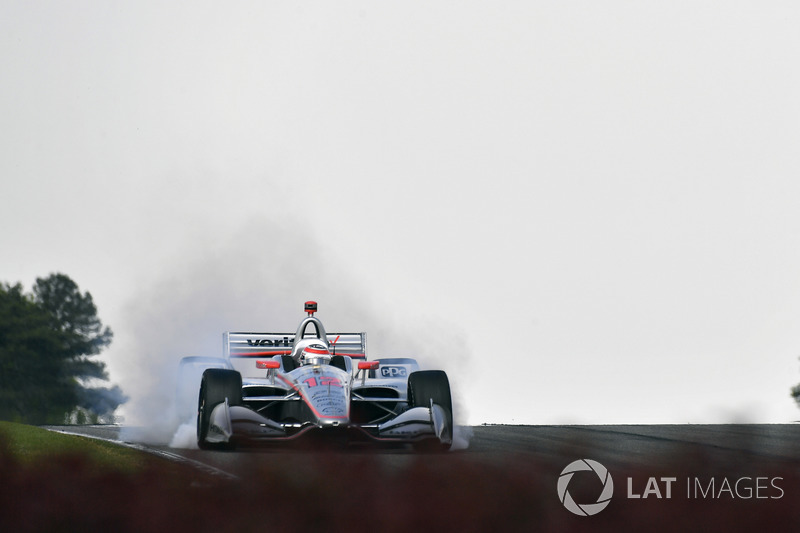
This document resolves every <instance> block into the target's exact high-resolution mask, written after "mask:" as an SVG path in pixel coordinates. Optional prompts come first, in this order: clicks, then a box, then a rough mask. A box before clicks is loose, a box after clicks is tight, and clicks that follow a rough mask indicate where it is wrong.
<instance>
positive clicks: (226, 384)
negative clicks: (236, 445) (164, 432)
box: [197, 368, 242, 450]
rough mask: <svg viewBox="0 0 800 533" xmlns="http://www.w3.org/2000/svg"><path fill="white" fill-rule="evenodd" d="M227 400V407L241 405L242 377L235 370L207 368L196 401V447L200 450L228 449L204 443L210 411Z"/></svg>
mask: <svg viewBox="0 0 800 533" xmlns="http://www.w3.org/2000/svg"><path fill="white" fill-rule="evenodd" d="M226 398H227V399H228V405H230V406H234V405H242V375H241V374H240V373H239V372H237V371H235V370H227V369H224V368H209V369H208V370H206V371H205V372H203V379H202V381H201V382H200V395H199V397H198V400H197V446H198V447H199V448H200V449H201V450H216V449H225V448H229V447H230V445H226V444H222V445H220V444H216V443H211V442H208V441H206V436H207V435H208V428H209V424H210V419H211V411H213V410H214V407H216V406H217V405H218V404H221V403H223V402H224V401H225V399H226Z"/></svg>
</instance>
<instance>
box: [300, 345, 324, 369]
mask: <svg viewBox="0 0 800 533" xmlns="http://www.w3.org/2000/svg"><path fill="white" fill-rule="evenodd" d="M330 362H331V353H330V352H329V351H328V347H327V346H325V345H324V344H323V343H321V342H315V343H312V344H309V345H307V346H306V347H305V348H303V352H302V353H301V354H300V363H301V364H304V365H327V364H329V363H330Z"/></svg>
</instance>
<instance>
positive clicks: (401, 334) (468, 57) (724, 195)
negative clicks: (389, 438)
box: [0, 0, 800, 424]
mask: <svg viewBox="0 0 800 533" xmlns="http://www.w3.org/2000/svg"><path fill="white" fill-rule="evenodd" d="M798 28H800V7H798V6H797V5H796V4H795V3H794V2H777V1H776V2H731V1H725V2H722V1H719V2H676V1H669V2H624V1H616V0H615V1H607V2H605V1H604V2H595V1H583V2H503V3H501V2H463V1H459V2H408V1H403V2H379V3H374V2H335V3H334V2H291V3H290V2H264V1H259V2H198V1H191V2H106V1H84V2H69V3H64V2H28V1H13V0H6V1H4V2H2V3H0V73H1V74H0V198H1V199H2V207H3V208H2V210H1V211H0V223H1V224H2V225H1V226H0V227H2V231H1V232H0V279H1V280H3V281H6V282H12V283H14V282H18V281H19V282H22V283H23V284H24V285H25V286H26V287H28V288H29V287H30V286H31V284H32V283H33V281H34V280H35V278H36V277H37V276H46V275H47V274H49V273H50V272H63V273H65V274H67V275H69V276H70V277H72V278H73V279H74V280H75V281H76V282H77V283H78V284H79V286H80V287H81V289H82V290H87V291H89V292H91V294H92V295H93V296H94V299H95V303H96V304H97V305H98V310H99V314H100V317H101V318H102V319H103V320H104V322H106V323H107V324H108V325H110V326H111V328H112V329H113V330H114V332H115V334H116V335H115V342H114V344H113V345H112V346H111V347H110V348H109V349H108V350H107V351H106V352H105V353H104V356H103V357H104V360H105V361H107V363H108V365H109V368H110V370H111V377H112V379H113V380H114V381H115V382H116V383H119V384H120V385H121V386H122V387H123V388H124V389H125V390H126V391H127V392H129V394H131V395H132V396H133V397H134V399H135V400H139V401H140V400H141V399H142V396H143V395H146V394H149V393H148V388H147V385H146V384H147V382H148V381H149V380H152V379H155V378H154V377H153V376H154V375H159V374H160V373H161V372H162V371H163V370H164V369H166V368H172V367H174V366H175V365H176V364H177V361H178V360H179V359H180V357H181V356H183V355H216V354H218V353H220V350H221V340H220V339H221V333H222V331H224V330H261V331H293V330H294V329H295V327H296V324H297V322H298V321H299V320H300V319H301V318H302V316H303V313H302V304H303V302H304V301H305V300H308V299H316V300H318V301H319V305H320V311H319V315H318V316H319V317H320V318H322V319H323V321H324V322H325V323H326V326H327V329H328V330H329V331H330V330H336V329H339V330H350V331H361V330H366V331H367V332H368V339H369V344H370V356H371V357H372V358H377V357H379V356H381V355H393V356H414V355H415V354H416V355H419V357H420V360H421V361H422V362H423V364H425V365H427V366H431V367H441V368H444V369H445V370H447V371H448V373H449V374H450V376H451V381H452V382H453V385H454V388H455V389H456V396H457V398H458V404H459V409H460V412H459V413H458V414H457V416H458V417H459V418H460V419H461V421H462V422H469V423H482V422H514V423H531V424H538V423H565V422H584V423H624V422H631V423H684V422H726V421H731V420H750V421H759V422H787V421H793V420H797V419H800V416H798V409H797V407H796V406H795V405H794V403H793V400H792V399H791V398H790V396H789V389H790V387H791V386H792V385H794V384H796V383H798V382H800V361H798V356H800V209H798V205H800V201H798V200H800V179H799V178H800V150H798V146H800V99H799V98H798V95H800V32H798V31H797V29H798Z"/></svg>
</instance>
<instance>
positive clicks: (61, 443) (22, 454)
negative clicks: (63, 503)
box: [0, 421, 150, 472]
mask: <svg viewBox="0 0 800 533" xmlns="http://www.w3.org/2000/svg"><path fill="white" fill-rule="evenodd" d="M0 454H3V455H5V454H9V455H10V457H9V458H10V459H11V460H12V461H14V462H16V463H18V464H19V465H21V466H23V467H26V468H32V467H34V466H36V465H38V464H41V463H43V462H47V461H48V460H51V459H54V458H57V457H63V456H81V457H82V458H83V459H84V460H86V461H87V463H88V464H89V465H91V466H93V467H94V468H96V469H98V470H117V471H121V472H136V471H138V470H139V469H141V468H143V467H144V466H145V465H146V464H147V461H148V460H149V459H150V457H149V456H147V454H145V453H143V452H140V451H138V450H134V449H131V448H127V447H124V446H119V445H116V444H113V443H111V442H105V441H102V440H96V439H90V438H87V437H78V436H75V435H64V434H62V433H56V432H54V431H48V430H46V429H42V428H39V427H36V426H28V425H25V424H17V423H14V422H2V421H0Z"/></svg>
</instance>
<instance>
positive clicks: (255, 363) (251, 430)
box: [181, 302, 453, 450]
mask: <svg viewBox="0 0 800 533" xmlns="http://www.w3.org/2000/svg"><path fill="white" fill-rule="evenodd" d="M305 311H306V313H307V314H308V315H307V316H306V317H305V318H304V319H303V320H302V321H301V322H300V325H299V326H298V328H297V331H296V332H295V333H294V334H291V333H238V332H227V333H224V334H223V347H224V357H223V358H221V359H216V360H211V359H209V358H185V359H184V361H182V365H181V366H182V367H183V366H190V365H195V366H196V365H201V367H205V368H204V371H203V374H202V378H201V380H200V393H199V398H198V405H197V444H198V446H199V447H200V448H202V449H228V448H233V447H235V446H236V445H239V444H242V445H247V444H259V443H267V442H280V441H294V440H297V441H306V440H311V439H315V438H316V439H321V440H322V442H327V443H342V444H345V445H346V444H354V443H385V444H406V443H407V444H412V445H414V447H416V448H418V449H425V450H447V449H449V448H450V446H451V443H452V441H453V405H452V400H451V395H450V384H449V381H448V379H447V375H446V374H445V372H444V371H441V370H420V368H419V364H418V363H417V361H416V360H414V359H408V358H391V359H384V358H382V359H377V360H373V361H370V360H368V359H367V342H366V333H326V331H325V328H324V327H323V325H322V322H321V321H320V320H319V319H318V318H317V317H316V316H314V315H315V313H316V311H317V304H316V302H306V304H305ZM201 369H202V368H201Z"/></svg>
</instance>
